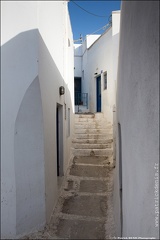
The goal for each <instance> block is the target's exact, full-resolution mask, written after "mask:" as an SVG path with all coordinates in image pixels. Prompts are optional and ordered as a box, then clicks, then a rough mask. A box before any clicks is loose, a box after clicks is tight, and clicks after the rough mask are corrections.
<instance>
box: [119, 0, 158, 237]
mask: <svg viewBox="0 0 160 240" xmlns="http://www.w3.org/2000/svg"><path fill="white" fill-rule="evenodd" d="M158 20H159V2H158V1H148V2H143V1H122V7H121V27H120V50H119V67H118V81H117V124H116V126H117V144H116V145H117V154H116V172H115V183H114V215H115V223H116V224H115V225H116V232H117V236H122V237H127V238H129V237H142V238H145V239H148V238H156V239H158V238H159V192H158V191H159V190H158V188H159V180H158V178H159V131H158V129H159V21H158Z"/></svg>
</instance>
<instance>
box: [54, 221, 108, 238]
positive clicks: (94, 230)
mask: <svg viewBox="0 0 160 240" xmlns="http://www.w3.org/2000/svg"><path fill="white" fill-rule="evenodd" d="M56 235H57V236H58V237H60V238H62V239H64V238H65V239H66V238H68V239H104V238H105V226H104V222H95V221H84V220H68V219H60V221H59V225H58V227H57V232H56Z"/></svg>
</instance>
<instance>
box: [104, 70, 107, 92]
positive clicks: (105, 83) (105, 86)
mask: <svg viewBox="0 0 160 240" xmlns="http://www.w3.org/2000/svg"><path fill="white" fill-rule="evenodd" d="M103 78H104V90H105V89H107V72H105V73H104V75H103Z"/></svg>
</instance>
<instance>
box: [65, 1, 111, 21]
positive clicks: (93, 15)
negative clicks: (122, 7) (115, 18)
mask: <svg viewBox="0 0 160 240" xmlns="http://www.w3.org/2000/svg"><path fill="white" fill-rule="evenodd" d="M70 2H72V3H74V4H75V5H77V7H79V8H81V9H82V10H83V11H85V12H87V13H89V14H91V15H93V16H95V17H108V16H100V15H97V14H94V13H91V12H89V11H87V10H86V9H84V8H83V7H81V6H80V5H78V4H77V3H76V2H75V1H73V0H70Z"/></svg>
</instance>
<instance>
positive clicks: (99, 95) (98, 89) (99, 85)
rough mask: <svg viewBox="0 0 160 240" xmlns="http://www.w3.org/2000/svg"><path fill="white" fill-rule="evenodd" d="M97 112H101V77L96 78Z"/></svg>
mask: <svg viewBox="0 0 160 240" xmlns="http://www.w3.org/2000/svg"><path fill="white" fill-rule="evenodd" d="M97 112H101V76H99V77H97Z"/></svg>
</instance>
